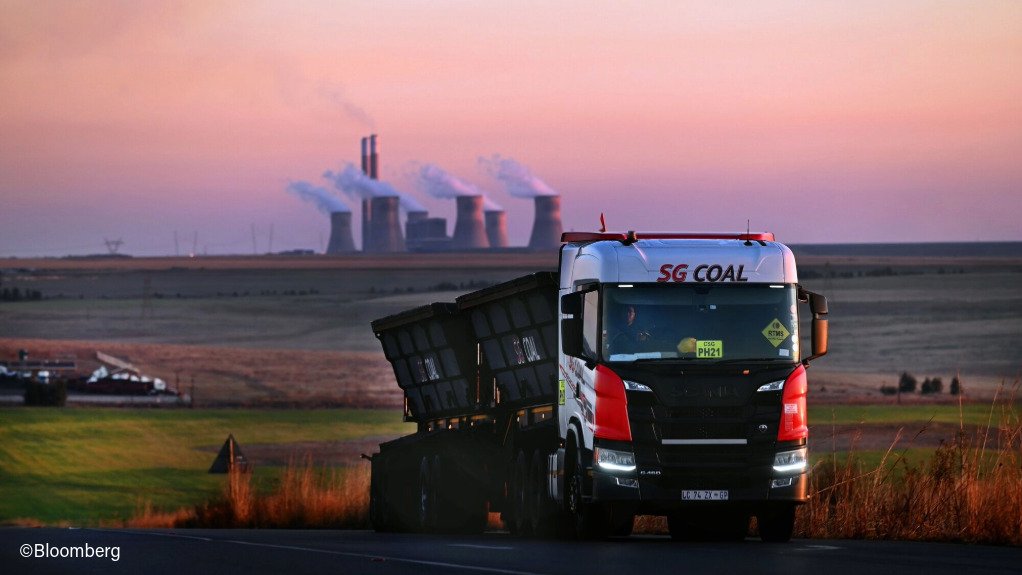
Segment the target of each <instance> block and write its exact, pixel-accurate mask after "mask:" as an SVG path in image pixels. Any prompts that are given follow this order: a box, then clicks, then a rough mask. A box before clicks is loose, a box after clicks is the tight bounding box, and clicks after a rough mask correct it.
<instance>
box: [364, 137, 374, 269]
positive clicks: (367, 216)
mask: <svg viewBox="0 0 1022 575" xmlns="http://www.w3.org/2000/svg"><path fill="white" fill-rule="evenodd" d="M362 173H363V174H365V175H366V176H368V175H369V138H362ZM372 222H373V214H372V212H370V211H369V198H362V251H365V252H369V251H373V249H372V245H371V244H370V240H369V235H370V234H369V230H370V229H371V228H372Z"/></svg>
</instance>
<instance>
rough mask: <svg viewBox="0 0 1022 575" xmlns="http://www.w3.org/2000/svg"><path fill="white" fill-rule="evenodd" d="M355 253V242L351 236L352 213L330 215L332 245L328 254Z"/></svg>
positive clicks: (327, 249) (328, 245)
mask: <svg viewBox="0 0 1022 575" xmlns="http://www.w3.org/2000/svg"><path fill="white" fill-rule="evenodd" d="M353 251H355V240H354V239H353V236H352V234H351V212H332V213H331V214H330V243H329V244H327V247H326V253H328V254H346V253H350V252H353Z"/></svg>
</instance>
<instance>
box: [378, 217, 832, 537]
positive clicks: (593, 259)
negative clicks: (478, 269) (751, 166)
mask: <svg viewBox="0 0 1022 575" xmlns="http://www.w3.org/2000/svg"><path fill="white" fill-rule="evenodd" d="M561 240H562V245H561V247H560V254H559V263H558V268H557V269H556V270H555V271H540V272H535V273H532V274H529V275H526V276H524V277H520V278H517V279H514V280H511V281H508V282H505V283H501V284H498V285H493V286H490V287H487V288H484V289H481V290H478V291H474V292H472V293H468V294H465V295H462V296H460V297H457V298H456V299H455V301H453V302H438V303H432V304H430V305H426V306H421V307H417V308H414V309H410V310H407V311H404V312H401V313H398V314H395V315H391V316H387V317H384V318H380V319H377V320H375V321H373V322H372V329H373V332H374V334H375V336H376V337H377V339H379V341H380V343H381V346H382V348H383V353H384V355H385V356H386V358H387V360H388V361H389V362H390V364H391V366H392V367H393V371H394V376H395V378H396V380H397V384H398V386H400V387H401V389H402V390H403V393H404V419H405V421H408V422H414V423H415V424H416V431H415V433H413V434H410V435H407V436H404V437H400V438H398V439H395V440H393V441H388V442H385V443H382V444H381V445H380V446H379V450H378V451H377V452H376V453H374V454H372V455H371V456H369V455H366V456H365V457H366V458H367V459H369V460H370V464H371V480H370V494H369V495H370V496H369V500H370V501H369V507H370V509H369V514H370V520H371V522H372V525H373V527H374V529H376V530H378V531H420V532H461V533H474V532H480V531H482V530H483V529H485V528H486V526H487V522H488V517H489V514H490V513H499V514H500V515H499V517H500V520H501V521H502V522H503V524H504V526H506V528H507V529H508V530H509V531H510V532H511V533H512V534H513V535H534V536H569V537H576V538H580V539H594V538H605V537H612V536H628V535H630V533H631V530H632V526H633V523H634V518H635V516H636V515H658V516H666V519H667V526H668V529H669V532H670V535H671V537H672V538H674V539H681V540H691V539H715V540H731V539H743V538H745V537H746V536H747V533H748V530H749V524H750V520H751V518H752V517H753V516H755V517H756V519H757V523H758V528H759V534H760V536H761V538H762V539H763V540H764V541H769V542H784V541H788V540H789V539H790V538H791V535H792V531H793V526H794V521H795V512H796V508H797V507H798V506H799V505H800V504H803V503H805V502H806V500H807V490H808V474H809V467H808V461H809V455H808V427H807V407H806V396H807V391H808V381H807V377H806V368H807V367H808V366H809V363H810V362H811V361H812V360H814V359H816V358H818V357H820V356H822V355H824V354H826V353H827V311H828V310H827V300H826V298H825V297H823V296H822V295H820V294H816V293H812V292H810V291H808V290H806V289H805V288H803V287H802V286H801V285H800V284H799V283H798V277H797V272H796V267H795V258H794V256H793V254H792V252H791V250H790V249H789V248H788V247H786V246H785V245H783V244H781V243H778V242H776V241H775V239H774V235H773V234H772V233H749V232H746V233H653V232H635V231H629V232H566V233H564V234H563V236H562V238H561ZM801 304H805V305H801ZM806 307H808V310H809V315H805V313H804V308H806ZM801 318H805V321H804V322H803V321H800V319H801ZM803 323H804V324H805V326H803V325H802V324H803ZM803 327H808V331H809V334H808V337H807V338H808V340H809V341H810V345H809V348H810V349H809V350H803V349H802V347H801V345H800V344H801V343H802V340H803V331H804V330H803V329H802V328H803Z"/></svg>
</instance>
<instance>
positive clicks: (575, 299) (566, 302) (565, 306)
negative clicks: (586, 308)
mask: <svg viewBox="0 0 1022 575" xmlns="http://www.w3.org/2000/svg"><path fill="white" fill-rule="evenodd" d="M584 295H585V293H584V292H580V291H577V292H573V293H569V294H565V295H563V296H561V313H563V314H565V315H573V316H575V317H578V316H580V315H582V296H584Z"/></svg>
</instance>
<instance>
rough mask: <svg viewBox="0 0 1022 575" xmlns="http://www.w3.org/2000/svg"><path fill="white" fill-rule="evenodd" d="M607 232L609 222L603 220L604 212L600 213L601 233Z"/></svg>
mask: <svg viewBox="0 0 1022 575" xmlns="http://www.w3.org/2000/svg"><path fill="white" fill-rule="evenodd" d="M606 231H607V222H606V221H605V220H604V219H603V212H600V233H601V234H602V233H605V232H606Z"/></svg>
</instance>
